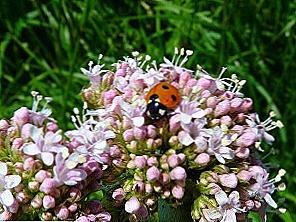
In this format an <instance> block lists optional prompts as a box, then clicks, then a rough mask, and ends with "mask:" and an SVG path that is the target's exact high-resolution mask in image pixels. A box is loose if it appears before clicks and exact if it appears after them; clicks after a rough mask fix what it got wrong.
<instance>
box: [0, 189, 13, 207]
mask: <svg viewBox="0 0 296 222" xmlns="http://www.w3.org/2000/svg"><path fill="white" fill-rule="evenodd" d="M0 198H1V202H2V203H3V205H5V206H7V207H9V206H11V205H12V204H13V201H14V198H13V196H12V193H11V192H10V190H5V191H4V192H2V193H1V195H0Z"/></svg>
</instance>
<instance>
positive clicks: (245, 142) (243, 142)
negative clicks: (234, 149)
mask: <svg viewBox="0 0 296 222" xmlns="http://www.w3.org/2000/svg"><path fill="white" fill-rule="evenodd" d="M255 141H256V134H255V133H254V132H252V131H248V132H246V133H243V134H242V135H241V136H240V137H239V138H238V139H237V140H236V144H237V145H238V146H240V147H248V146H251V145H252V144H254V143H255Z"/></svg>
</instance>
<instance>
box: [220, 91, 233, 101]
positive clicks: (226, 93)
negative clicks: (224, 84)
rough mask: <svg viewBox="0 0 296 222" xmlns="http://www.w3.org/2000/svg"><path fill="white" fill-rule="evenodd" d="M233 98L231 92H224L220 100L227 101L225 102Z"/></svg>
mask: <svg viewBox="0 0 296 222" xmlns="http://www.w3.org/2000/svg"><path fill="white" fill-rule="evenodd" d="M233 97H234V94H233V92H230V91H226V92H224V93H223V95H222V96H221V98H222V99H227V100H231V99H232V98H233Z"/></svg>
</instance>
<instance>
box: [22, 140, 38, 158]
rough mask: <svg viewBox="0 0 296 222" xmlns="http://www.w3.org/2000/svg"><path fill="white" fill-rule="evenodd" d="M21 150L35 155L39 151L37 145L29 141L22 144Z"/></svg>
mask: <svg viewBox="0 0 296 222" xmlns="http://www.w3.org/2000/svg"><path fill="white" fill-rule="evenodd" d="M23 151H24V153H25V154H28V155H32V156H33V155H36V154H39V153H40V149H39V147H38V146H37V145H36V144H34V143H29V144H26V145H24V146H23Z"/></svg>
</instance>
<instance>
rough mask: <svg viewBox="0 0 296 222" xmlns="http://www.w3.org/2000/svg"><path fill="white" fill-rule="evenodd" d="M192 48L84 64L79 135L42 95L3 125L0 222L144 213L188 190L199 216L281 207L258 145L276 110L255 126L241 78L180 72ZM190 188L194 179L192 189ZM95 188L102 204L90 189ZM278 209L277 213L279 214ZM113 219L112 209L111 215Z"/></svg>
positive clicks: (230, 218)
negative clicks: (160, 56) (60, 121)
mask: <svg viewBox="0 0 296 222" xmlns="http://www.w3.org/2000/svg"><path fill="white" fill-rule="evenodd" d="M192 53H193V52H192V51H191V50H184V49H183V48H182V49H180V50H178V49H175V54H174V57H173V59H172V61H170V60H168V59H166V58H164V63H162V64H160V65H159V66H157V64H156V62H155V61H151V57H150V56H147V55H146V56H142V55H140V53H138V52H134V53H132V57H125V58H124V59H123V60H122V61H118V62H117V63H115V64H114V65H113V68H112V69H111V70H104V69H103V67H104V65H102V64H100V62H101V60H102V57H103V56H102V55H100V56H99V59H98V64H96V65H94V63H93V62H90V63H89V68H88V69H84V68H82V69H81V71H82V73H83V74H85V75H87V76H88V77H89V79H90V85H89V87H87V88H85V89H83V90H82V96H83V99H84V105H83V109H82V110H79V109H78V108H74V110H73V113H74V115H73V116H72V122H73V124H74V126H75V127H76V129H75V130H71V131H66V132H65V133H64V134H62V131H61V130H59V128H58V125H57V123H56V121H55V120H54V119H53V118H51V117H50V115H51V111H50V109H49V108H48V107H47V103H48V102H49V101H50V98H44V101H45V105H44V108H43V109H42V110H41V111H38V109H37V106H38V103H40V102H44V101H42V100H43V98H42V97H41V96H40V95H39V94H38V93H37V92H33V97H34V103H33V108H32V109H31V110H29V109H28V108H25V107H23V108H21V109H19V110H17V111H16V112H15V114H14V117H13V118H12V119H11V120H9V121H7V120H1V121H0V147H1V149H0V161H1V162H0V174H1V175H0V176H1V177H2V178H3V179H2V180H1V181H2V182H1V183H3V184H2V185H1V187H3V188H1V190H0V192H1V195H0V203H1V207H2V208H1V209H2V219H36V218H39V219H42V220H71V219H75V220H78V221H102V222H104V221H110V220H111V214H112V207H111V208H109V209H108V211H110V213H108V212H107V211H105V210H104V209H105V208H107V205H113V206H116V207H118V208H119V209H120V207H122V208H121V209H123V210H124V211H125V212H126V213H125V215H126V216H128V217H129V219H130V220H131V221H141V220H146V219H148V218H149V216H150V215H151V214H153V213H154V212H156V211H157V209H158V208H157V205H158V203H159V200H160V199H164V200H165V202H166V203H167V204H169V205H170V206H172V207H176V209H177V210H178V206H179V205H181V204H182V201H183V200H184V198H185V197H186V195H187V196H188V195H189V196H190V198H189V199H191V202H192V203H193V204H192V206H190V210H191V217H192V220H194V221H200V222H216V221H222V222H235V221H243V220H244V219H245V218H246V217H247V216H248V213H249V212H251V211H253V212H259V214H260V215H261V217H262V218H265V216H266V213H265V208H266V206H267V205H270V206H271V207H273V208H277V207H278V206H277V204H276V202H275V201H274V200H273V199H272V197H271V194H272V193H273V192H274V191H275V190H280V191H281V190H284V189H285V184H284V183H280V180H281V177H282V176H284V174H285V171H284V170H279V172H278V174H277V175H276V176H275V177H274V178H273V179H270V176H269V173H268V172H267V170H266V169H265V167H264V165H263V163H261V161H260V160H259V159H258V157H257V153H258V151H260V152H261V151H263V149H262V147H261V143H262V142H263V141H264V142H267V143H269V144H270V143H272V142H273V141H274V138H273V136H272V135H270V134H269V131H270V130H272V129H274V128H277V127H279V128H280V127H282V123H281V122H280V121H274V120H273V118H274V117H275V113H274V112H271V113H270V116H269V118H267V120H265V121H263V122H262V121H260V120H259V118H258V115H257V114H256V113H253V112H252V99H250V98H245V97H244V95H243V94H242V93H241V92H240V90H241V88H242V86H243V85H244V84H245V82H246V81H245V80H239V79H238V78H237V76H236V75H234V74H233V75H232V76H231V77H230V78H226V77H223V74H224V73H225V71H226V68H222V71H221V73H220V74H219V76H218V77H217V78H214V77H212V76H210V75H209V74H208V73H207V72H206V71H205V70H204V69H203V68H202V67H200V66H197V70H196V71H192V70H189V69H186V68H184V67H183V65H184V64H185V63H186V62H187V60H188V57H189V56H190V55H192ZM189 184H190V185H189ZM97 191H102V192H103V199H104V201H103V202H106V201H107V202H108V201H110V200H111V204H107V205H106V206H105V208H104V207H103V206H102V204H101V202H100V201H99V199H96V198H91V195H92V194H93V193H96V192H97ZM284 210H285V209H283V208H279V211H281V212H283V211H284ZM112 216H113V215H112Z"/></svg>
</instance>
